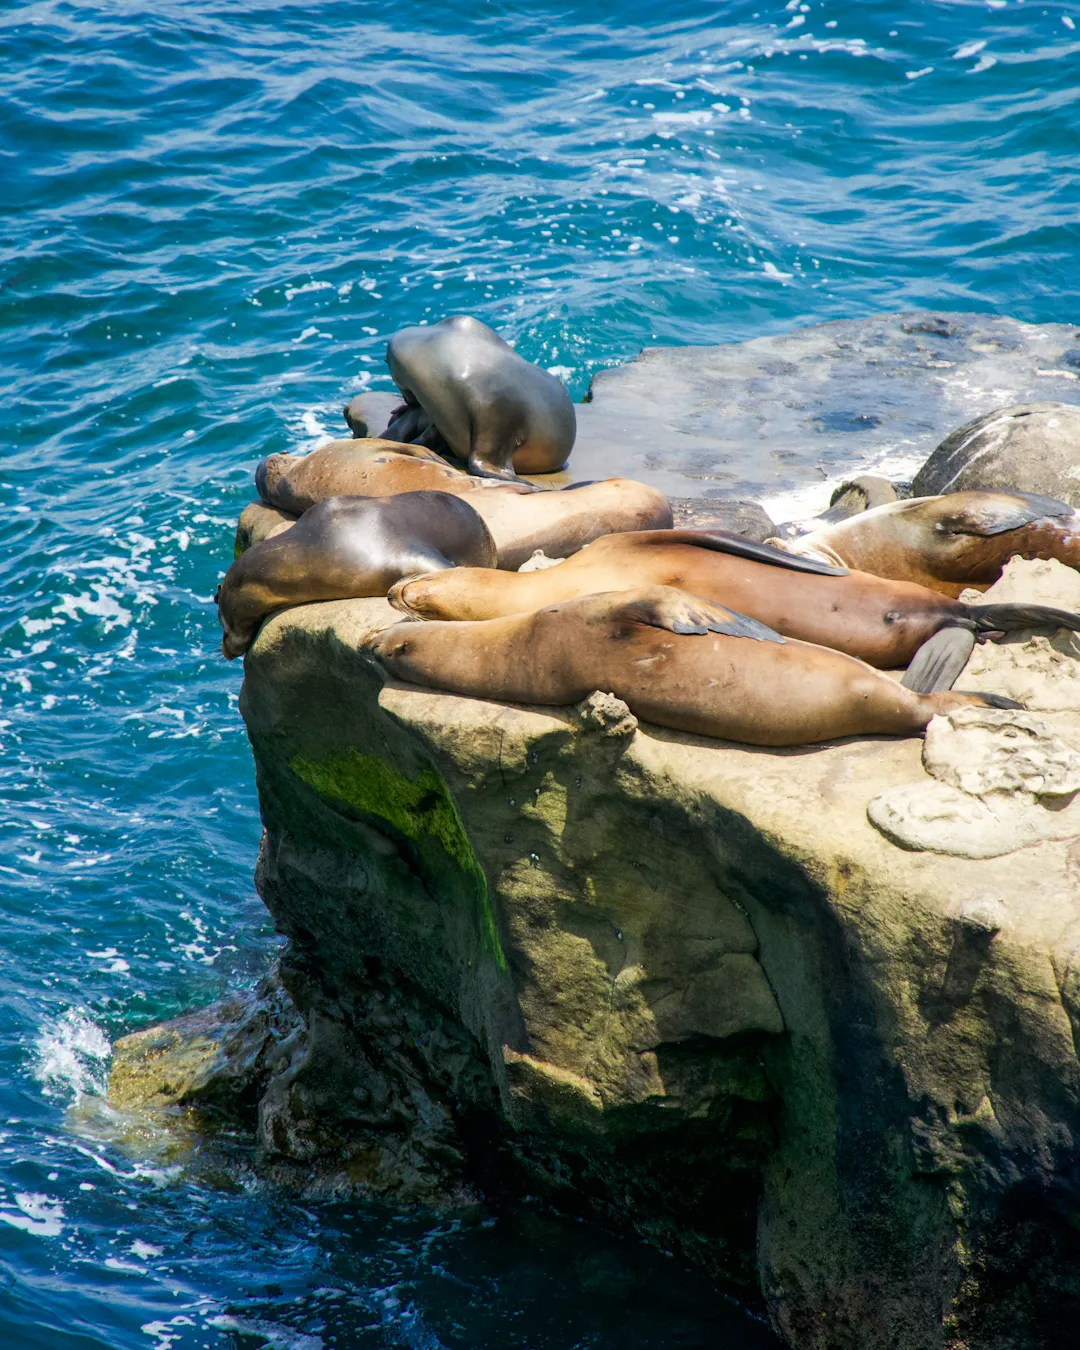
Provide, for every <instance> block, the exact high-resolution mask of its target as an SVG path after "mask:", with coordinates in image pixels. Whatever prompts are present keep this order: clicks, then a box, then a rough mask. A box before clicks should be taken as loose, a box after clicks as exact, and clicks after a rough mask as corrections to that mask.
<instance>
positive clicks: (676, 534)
mask: <svg viewBox="0 0 1080 1350" xmlns="http://www.w3.org/2000/svg"><path fill="white" fill-rule="evenodd" d="M644 534H648V535H649V536H650V538H649V539H648V540H647V542H648V543H650V544H693V545H695V546H696V547H697V548H710V549H712V550H713V551H714V552H716V553H730V554H731V555H732V556H733V557H735V558H749V559H751V561H753V562H761V563H770V564H771V565H772V566H774V567H787V568H790V569H791V571H793V572H816V573H817V574H818V575H820V576H826V577H846V576H847V575H848V569H847V568H846V567H832V566H830V565H829V563H826V562H820V561H819V560H818V559H817V558H804V557H801V556H800V555H799V554H797V553H788V552H786V551H785V550H784V549H782V548H774V547H773V545H772V544H759V543H758V542H757V541H756V540H754V539H747V538H746V537H745V536H744V535H741V534H731V533H730V532H729V531H727V530H649V531H644V532H643V535H644ZM639 537H641V536H639Z"/></svg>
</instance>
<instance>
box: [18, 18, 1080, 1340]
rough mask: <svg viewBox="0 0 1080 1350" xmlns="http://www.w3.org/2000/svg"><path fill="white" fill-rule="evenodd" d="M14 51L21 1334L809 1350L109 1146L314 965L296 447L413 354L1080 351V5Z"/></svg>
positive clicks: (522, 1246)
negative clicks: (171, 1050) (300, 910)
mask: <svg viewBox="0 0 1080 1350" xmlns="http://www.w3.org/2000/svg"><path fill="white" fill-rule="evenodd" d="M718 15H721V16H722V17H718ZM616 16H617V19H618V24H619V26H618V27H617V28H616V27H615V26H614V18H615V17H616ZM0 63H2V76H3V79H2V83H0V175H2V176H0V183H2V184H3V191H2V192H0V211H2V213H3V226H4V228H3V234H2V238H0V269H2V270H0V363H2V373H3V387H4V398H3V401H2V408H0V419H2V423H0V433H2V442H0V443H2V445H3V451H2V460H0V536H2V547H0V571H2V576H3V585H2V587H0V694H2V706H0V747H2V752H0V775H2V782H3V792H4V798H5V810H4V816H3V822H2V823H3V834H2V835H0V840H2V848H0V878H2V895H3V907H2V922H3V940H2V943H0V1057H2V1065H3V1071H2V1074H0V1093H2V1101H0V1135H2V1138H0V1344H3V1345H4V1346H10V1347H13V1350H29V1348H30V1347H42V1350H45V1348H48V1350H90V1347H110V1350H111V1348H113V1347H129V1346H130V1347H142V1348H143V1350H151V1348H152V1347H158V1348H159V1350H165V1348H166V1347H172V1350H192V1348H193V1347H204V1346H212V1347H218V1346H222V1347H237V1348H238V1347H241V1346H242V1347H245V1350H258V1347H289V1348H290V1350H323V1347H326V1348H327V1350H328V1348H329V1347H331V1346H345V1347H353V1346H356V1347H367V1346H372V1347H375V1346H388V1347H396V1346H409V1347H424V1348H425V1350H427V1348H428V1347H431V1348H432V1350H436V1348H437V1347H448V1348H449V1347H459V1346H461V1347H464V1346H496V1345H498V1346H521V1347H525V1346H529V1347H551V1348H552V1350H555V1348H560V1350H561V1348H562V1347H571V1346H589V1347H602V1348H604V1350H615V1347H622V1346H627V1347H629V1346H635V1347H643V1346H658V1347H659V1346H672V1345H678V1346H687V1347H691V1346H692V1347H698V1346H702V1347H704V1346H722V1347H729V1348H731V1350H749V1348H750V1347H756V1346H763V1345H765V1344H767V1343H768V1341H767V1337H766V1335H765V1333H764V1332H763V1331H762V1330H761V1329H760V1327H759V1326H758V1324H756V1323H754V1322H751V1321H750V1320H748V1319H747V1318H745V1317H744V1316H743V1315H742V1314H740V1313H739V1311H738V1310H737V1309H734V1308H731V1307H730V1306H729V1305H726V1304H724V1303H723V1302H721V1301H719V1300H717V1299H715V1298H712V1297H711V1296H709V1295H707V1294H706V1293H705V1292H704V1291H702V1290H701V1289H700V1288H698V1287H697V1286H695V1285H694V1284H693V1283H692V1282H687V1283H686V1284H679V1283H678V1282H677V1281H676V1279H675V1276H674V1274H673V1272H672V1271H671V1270H670V1268H669V1267H668V1266H667V1265H666V1264H664V1263H663V1262H662V1260H661V1259H660V1258H656V1260H655V1262H654V1263H653V1264H649V1261H648V1259H647V1258H645V1257H643V1256H640V1255H639V1254H638V1253H637V1252H636V1251H634V1250H633V1249H630V1248H626V1249H622V1248H617V1247H616V1248H608V1247H606V1246H603V1245H602V1244H596V1243H593V1242H592V1241H591V1239H590V1238H589V1237H588V1236H587V1235H585V1234H583V1233H581V1232H580V1231H578V1230H565V1231H561V1232H558V1233H556V1234H555V1235H554V1236H553V1235H552V1232H551V1230H550V1229H548V1228H547V1227H546V1226H544V1225H542V1224H541V1223H540V1221H539V1220H536V1219H533V1220H524V1219H522V1220H516V1221H513V1222H511V1221H510V1220H504V1221H500V1222H498V1223H494V1224H492V1225H489V1226H487V1227H465V1226H460V1225H453V1224H448V1223H439V1224H434V1225H433V1224H432V1223H430V1222H427V1221H425V1220H423V1219H422V1218H420V1217H417V1216H407V1217H394V1216H392V1215H389V1214H386V1213H384V1212H383V1211H381V1210H379V1209H378V1208H376V1207H363V1206H356V1205H350V1206H329V1205H324V1206H310V1205H299V1204H297V1203H294V1202H291V1201H290V1200H288V1199H287V1198H283V1197H281V1196H275V1195H273V1194H271V1193H267V1192H265V1191H263V1190H261V1189H260V1188H259V1186H258V1185H256V1184H255V1183H254V1182H252V1181H250V1180H249V1179H247V1178H246V1174H245V1173H244V1171H243V1168H242V1166H241V1168H240V1171H239V1173H238V1175H239V1178H240V1181H239V1184H238V1185H237V1186H235V1187H233V1188H232V1189H227V1188H222V1187H220V1186H218V1187H214V1186H212V1185H211V1184H210V1183H209V1181H208V1180H207V1179H205V1178H202V1179H200V1178H199V1177H198V1176H196V1177H188V1176H185V1175H182V1174H180V1175H178V1174H177V1172H176V1171H175V1169H170V1168H169V1167H167V1166H164V1165H163V1164H161V1163H160V1161H159V1162H154V1161H153V1160H152V1159H143V1160H141V1161H139V1160H138V1159H137V1157H134V1156H133V1155H132V1154H131V1153H129V1152H125V1151H124V1150H123V1149H121V1148H120V1147H119V1146H118V1144H117V1143H116V1142H115V1141H114V1140H112V1139H111V1138H110V1136H109V1132H108V1129H107V1121H105V1120H104V1118H103V1115H102V1111H101V1107H100V1092H101V1087H102V1083H103V1080H104V1075H105V1073H106V1069H107V1056H108V1045H109V1041H110V1040H111V1039H114V1038H115V1037H116V1036H118V1035H121V1034H123V1033H124V1032H126V1031H129V1030H133V1029H135V1028H138V1027H140V1026H144V1025H146V1024H148V1023H149V1022H151V1021H154V1020H157V1019H159V1018H162V1017H166V1016H169V1015H171V1014H174V1013H176V1012H178V1011H180V1010H182V1009H186V1008H189V1007H192V1006H196V1005H200V1004H203V1003H206V1002H209V1001H211V1000H212V999H214V998H215V997H217V996H219V995H220V994H222V993H223V992H224V991H225V990H226V989H228V988H231V987H234V986H236V985H240V984H251V983H253V982H254V981H255V980H256V979H257V978H258V976H259V974H260V973H261V972H262V971H263V970H264V969H265V967H266V966H267V964H268V963H269V962H270V960H271V959H272V955H273V951H274V945H275V940H274V937H273V934H272V932H271V930H270V928H269V925H268V923H267V919H266V914H265V911H264V910H263V908H262V906H261V903H260V902H259V900H258V898H257V896H256V895H255V892H254V888H253V885H252V866H253V862H254V857H255V849H256V845H257V840H258V832H259V827H258V813H257V806H256V800H255V794H254V789H253V783H252V770H251V762H250V758H249V753H248V749H247V744H246V740H245V737H244V734H243V730H242V727H241V725H240V722H239V718H238V715H237V711H236V696H237V691H238V689H239V685H240V678H241V671H240V669H239V666H238V665H231V666H227V665H225V664H224V663H223V662H222V661H221V659H220V658H219V655H218V629H217V624H216V618H215V615H214V611H213V607H212V605H211V604H210V603H209V597H210V595H211V594H212V593H213V590H214V587H215V585H216V582H217V580H218V578H219V577H220V575H221V572H222V570H223V569H224V567H225V566H226V565H227V562H228V560H229V558H230V556H231V544H232V529H233V524H234V521H235V517H236V514H237V512H238V510H239V509H240V507H241V506H242V505H243V503H244V502H245V501H246V500H247V499H248V497H249V496H250V495H251V486H250V483H251V471H252V469H253V467H254V464H255V462H256V460H257V459H258V458H259V457H261V456H262V455H265V454H267V453H269V452H271V451H274V450H282V449H286V448H288V449H296V448H299V447H302V446H305V445H308V444H310V443H312V442H313V441H314V440H315V439H316V438H317V437H318V436H320V435H321V434H323V432H324V430H330V431H335V432H337V431H341V430H343V423H342V422H341V421H340V411H339V410H340V406H341V404H342V403H343V402H344V401H345V399H346V398H347V397H348V396H350V395H351V394H352V393H354V392H356V391H357V390H359V389H362V388H369V387H372V388H380V387H388V386H389V381H388V378H387V376H386V373H385V369H384V367H383V365H382V351H383V348H384V346H385V341H386V338H387V336H388V334H389V333H391V332H392V331H393V330H394V329H395V328H397V327H399V326H402V325H404V324H406V323H411V322H416V321H418V320H420V319H423V318H429V319H436V318H438V317H441V316H443V315H445V314H448V313H453V312H456V311H462V310H464V311H468V312H471V313H475V314H477V315H478V316H479V317H481V318H483V319H485V320H486V321H487V322H488V323H491V324H492V325H494V326H495V327H497V328H498V329H500V330H501V331H502V332H503V333H504V334H506V335H507V336H509V337H512V338H514V339H515V340H516V341H517V345H518V349H519V350H520V351H521V352H522V353H523V354H524V355H526V356H528V357H530V358H531V359H535V360H538V361H541V362H542V363H543V364H544V365H546V366H548V367H549V368H554V369H556V370H557V372H558V373H560V374H561V375H562V376H563V377H564V378H565V379H566V380H567V381H568V383H569V385H570V387H571V389H572V391H573V392H574V394H575V396H580V395H581V394H582V393H583V392H584V390H585V388H586V387H587V383H588V378H589V375H590V373H591V372H592V371H594V370H596V369H597V368H598V367H601V366H603V365H605V364H608V363H612V362H616V361H621V360H624V359H626V358H628V357H630V356H632V355H633V354H634V352H635V351H636V350H637V349H638V347H639V346H640V345H642V344H643V343H652V342H660V343H685V342H723V341H730V340H733V339H740V338H745V337H748V336H752V335H756V334H760V333H764V332H775V331H778V330H781V329H784V328H787V327H790V326H792V325H795V324H801V323H806V322H812V321H816V320H820V319H827V318H835V317H841V316H858V315H863V314H868V313H873V312H878V311H882V310H886V309H892V308H897V307H901V306H912V305H922V304H927V305H936V306H946V307H949V308H956V309H976V310H989V311H995V312H1001V313H1008V314H1012V315H1014V316H1016V317H1018V318H1022V319H1029V320H1034V321H1044V320H1057V321H1071V322H1076V321H1078V320H1080V304H1078V298H1080V297H1078V293H1080V268H1078V267H1077V266H1076V260H1077V244H1078V242H1080V241H1078V233H1080V229H1078V225H1077V221H1078V219H1080V215H1078V205H1080V183H1078V179H1077V176H1076V173H1075V165H1076V161H1077V156H1078V153H1080V116H1078V92H1077V87H1076V86H1077V72H1078V70H1080V5H1076V4H1068V5H1063V4H1048V5H1040V4H1037V3H1031V2H1030V0H1029V2H1028V3H1025V4H1021V3H1018V0H1008V2H1007V3H1006V0H989V3H959V2H958V3H930V2H929V0H921V2H919V0H915V2H913V3H909V4H903V5H901V4H898V3H893V4H891V5H886V4H881V3H872V2H870V0H860V2H859V3H858V4H854V3H849V4H846V5H845V4H839V3H833V2H831V0H826V3H815V4H812V5H797V4H789V5H787V6H786V7H783V6H781V5H779V4H775V5H773V6H771V7H770V6H767V5H764V4H762V3H761V0H756V3H754V4H750V3H745V4H743V3H733V4H728V5H725V6H722V7H721V6H709V5H704V4H690V3H686V2H685V0H673V2H672V3H669V4H666V5H664V6H656V5H646V4H644V3H642V2H641V0H622V2H621V3H620V4H619V5H617V6H613V5H601V4H599V3H591V4H586V3H581V4H578V5H571V4H565V5H556V4H552V3H544V2H543V0H536V3H533V4H531V5H525V4H508V3H478V4H476V5H474V6H471V7H469V8H468V10H463V9H462V7H460V6H437V5H434V4H429V3H420V2H419V0H400V2H399V3H397V4H381V3H376V2H374V0H369V3H366V4H362V3H355V0H353V2H346V0H339V2H338V3H324V4H322V5H318V6H298V5H291V4H285V3H278V4H276V3H262V4H255V3H245V2H243V0H231V3H216V4H215V3H207V0H185V2H184V3H162V2H161V0H144V3H140V4H134V3H130V0H114V2H113V3H99V4H88V3H87V4H83V3H41V4H28V5H23V6H21V7H19V8H13V7H10V6H9V7H7V8H5V9H4V11H3V12H2V13H0ZM241 1161H242V1155H241Z"/></svg>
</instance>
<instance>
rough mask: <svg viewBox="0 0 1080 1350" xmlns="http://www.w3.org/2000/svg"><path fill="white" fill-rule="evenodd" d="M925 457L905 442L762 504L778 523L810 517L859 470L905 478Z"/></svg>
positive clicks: (887, 476)
mask: <svg viewBox="0 0 1080 1350" xmlns="http://www.w3.org/2000/svg"><path fill="white" fill-rule="evenodd" d="M925 459H926V452H925V451H924V450H916V449H914V448H913V447H909V446H906V445H900V446H893V447H892V448H890V449H889V450H887V451H884V452H882V453H881V454H879V455H878V456H877V458H875V459H873V460H866V461H865V462H864V463H862V464H855V465H852V466H850V467H849V468H847V469H845V470H844V472H843V473H840V474H833V475H831V476H830V477H828V478H823V479H822V480H821V482H820V483H811V484H808V485H803V486H801V487H796V488H791V489H789V490H787V491H784V492H774V493H771V494H770V495H769V496H767V497H762V498H761V505H762V506H763V507H764V509H765V510H766V511H767V512H768V514H769V516H770V517H771V518H772V519H773V520H775V521H776V523H777V524H778V525H780V524H783V523H784V522H785V521H789V520H795V521H808V520H811V519H812V518H813V517H814V516H817V515H820V513H821V512H822V511H825V510H827V509H828V506H829V498H830V497H831V496H832V494H833V493H834V492H835V491H836V489H837V488H838V487H839V486H840V484H841V483H849V482H850V481H851V480H852V479H853V478H857V477H858V476H859V475H860V474H880V475H881V476H882V477H883V478H891V479H893V480H895V481H903V480H904V479H910V478H912V477H913V476H914V475H915V474H916V473H917V472H918V470H919V468H920V467H921V466H922V464H923V461H924V460H925Z"/></svg>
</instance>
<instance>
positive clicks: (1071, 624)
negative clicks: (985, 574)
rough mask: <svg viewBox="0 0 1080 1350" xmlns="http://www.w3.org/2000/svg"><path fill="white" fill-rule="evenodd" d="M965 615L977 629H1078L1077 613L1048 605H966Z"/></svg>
mask: <svg viewBox="0 0 1080 1350" xmlns="http://www.w3.org/2000/svg"><path fill="white" fill-rule="evenodd" d="M965 617H967V618H969V619H973V620H974V621H975V626H976V628H977V629H978V630H979V632H980V633H987V632H998V633H1009V632H1011V631H1012V630H1013V629H1014V628H1067V629H1069V631H1070V632H1073V633H1080V614H1071V613H1070V612H1069V611H1068V610H1067V609H1054V608H1053V607H1052V606H1051V605H1017V604H1010V605H968V606H967V608H966V610H965Z"/></svg>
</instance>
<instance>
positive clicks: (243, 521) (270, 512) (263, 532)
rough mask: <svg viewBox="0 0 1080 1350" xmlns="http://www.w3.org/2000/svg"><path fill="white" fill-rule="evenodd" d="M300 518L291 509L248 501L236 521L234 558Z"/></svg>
mask: <svg viewBox="0 0 1080 1350" xmlns="http://www.w3.org/2000/svg"><path fill="white" fill-rule="evenodd" d="M299 519H300V517H299V516H297V515H294V514H293V513H292V512H290V511H279V510H278V508H277V507H276V506H267V504H266V503H265V502H262V501H260V502H248V504H247V506H245V507H244V509H243V510H242V511H241V512H240V519H239V520H238V521H237V522H236V539H235V540H234V542H233V558H234V559H236V558H239V556H240V554H241V553H246V552H247V551H248V549H249V548H251V547H253V545H255V544H258V543H261V542H262V541H263V540H264V539H273V537H274V535H275V534H280V533H281V532H282V530H287V529H288V528H289V527H290V526H291V525H295V524H296V522H297V521H298V520H299Z"/></svg>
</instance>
